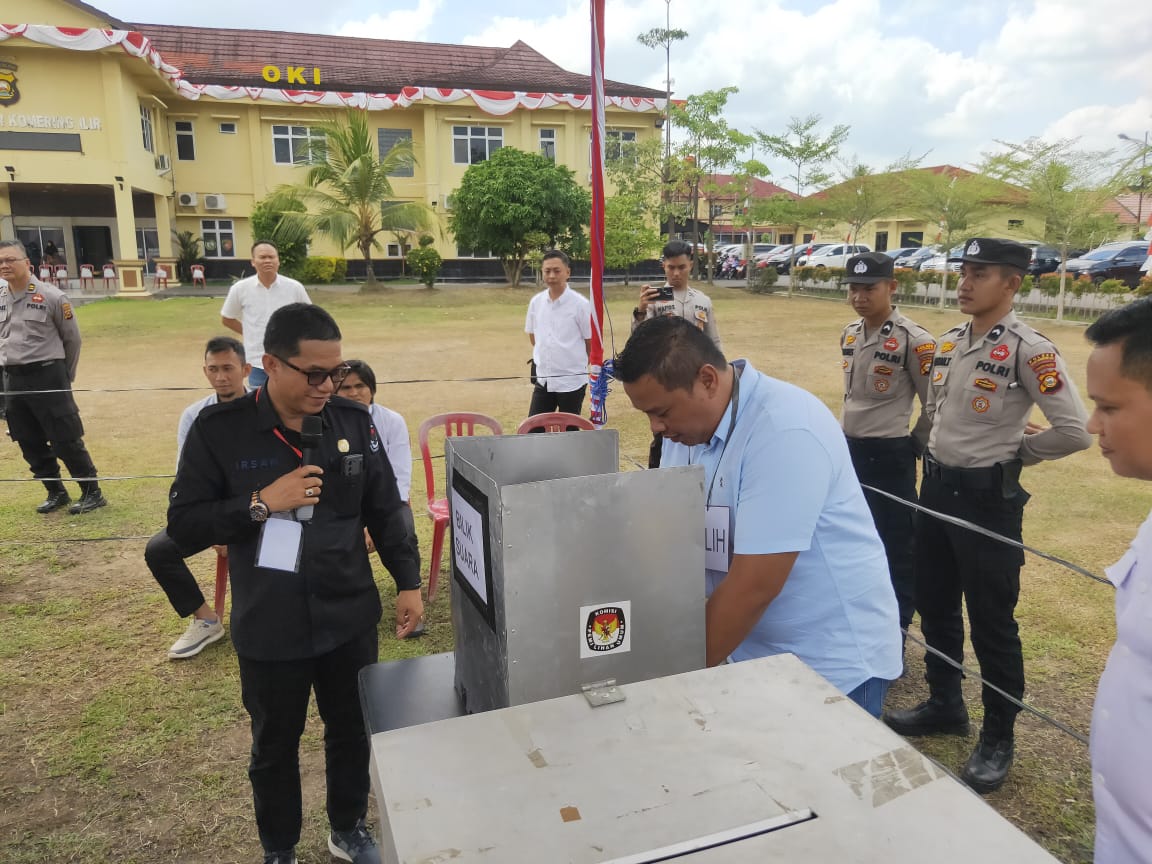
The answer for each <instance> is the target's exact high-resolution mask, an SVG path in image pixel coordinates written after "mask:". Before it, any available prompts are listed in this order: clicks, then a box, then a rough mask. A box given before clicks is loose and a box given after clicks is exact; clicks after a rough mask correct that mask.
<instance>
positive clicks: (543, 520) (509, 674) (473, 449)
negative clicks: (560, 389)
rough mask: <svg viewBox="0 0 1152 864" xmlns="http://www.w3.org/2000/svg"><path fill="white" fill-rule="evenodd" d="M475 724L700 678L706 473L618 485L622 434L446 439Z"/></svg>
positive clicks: (466, 689)
mask: <svg viewBox="0 0 1152 864" xmlns="http://www.w3.org/2000/svg"><path fill="white" fill-rule="evenodd" d="M446 450H447V466H446V472H447V478H448V501H449V514H450V517H451V548H450V549H449V550H448V558H449V560H450V561H451V569H452V629H453V631H454V633H455V636H456V674H455V687H456V691H457V693H458V695H459V697H460V699H461V702H462V705H463V708H464V710H465V711H466V712H467V713H470V714H471V713H476V712H479V711H489V710H492V709H494V708H506V707H508V706H509V705H522V704H524V703H526V702H536V701H539V700H541V699H550V698H553V697H556V696H568V695H571V694H573V693H580V692H581V689H582V688H583V687H586V686H589V685H596V684H600V683H602V682H607V681H614V682H616V683H619V684H624V683H629V682H633V681H642V680H645V679H648V678H656V677H659V676H661V675H671V674H674V673H677V672H687V671H689V670H692V669H701V668H703V666H704V602H705V598H704V580H703V578H702V574H703V572H704V531H703V528H704V520H703V515H702V514H703V512H704V472H703V470H702V469H701V468H699V467H695V468H677V469H672V470H668V471H629V472H623V473H622V472H620V447H619V436H618V434H617V432H616V431H615V430H601V431H598V432H563V433H553V434H542V435H508V436H496V437H492V436H477V437H469V438H449V439H448V441H447V445H446Z"/></svg>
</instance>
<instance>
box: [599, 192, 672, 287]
mask: <svg viewBox="0 0 1152 864" xmlns="http://www.w3.org/2000/svg"><path fill="white" fill-rule="evenodd" d="M659 250H660V231H659V229H657V228H656V227H655V226H654V225H653V224H652V223H651V221H650V220H649V218H648V214H647V213H646V212H645V211H644V207H643V205H642V204H641V203H640V202H637V201H636V200H634V199H631V198H626V197H622V196H619V195H616V196H613V197H611V198H609V199H608V200H607V201H605V202H604V263H605V264H606V265H607V266H609V267H612V268H621V269H623V270H624V284H625V285H627V284H628V283H629V282H630V279H631V271H632V265H633V264H636V263H638V262H640V261H644V260H645V259H648V258H652V257H653V256H655V255H656V254H657V253H658V252H659Z"/></svg>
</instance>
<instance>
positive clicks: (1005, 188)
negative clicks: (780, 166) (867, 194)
mask: <svg viewBox="0 0 1152 864" xmlns="http://www.w3.org/2000/svg"><path fill="white" fill-rule="evenodd" d="M914 173H924V174H936V175H943V176H945V177H953V178H956V177H959V178H968V177H979V176H981V175H978V174H977V173H976V172H974V171H969V170H968V169H967V168H957V167H956V166H955V165H932V166H928V167H925V168H909V169H905V170H902V171H887V172H884V173H882V174H866V175H864V176H863V177H853V178H852V179H850V180H844V181H842V182H840V183H835V184H833V185H831V186H829V187H827V188H825V189H821V190H820V191H818V192H813V193H811V194H810V195H808V197H809V198H812V199H817V200H820V199H824V198H827V197H829V195H831V194H833V193H835V192H838V191H839V190H840V189H842V188H843V187H847V186H849V185H850V184H856V183H859V182H860V181H861V180H863V181H866V182H870V183H884V184H890V183H893V182H895V181H897V180H899V178H901V177H902V176H907V175H910V174H914ZM983 179H984V180H986V181H987V183H988V184H989V187H988V188H989V196H988V198H987V199H986V201H987V203H989V204H1024V203H1026V202H1027V200H1028V193H1027V192H1026V191H1025V190H1023V189H1021V188H1020V187H1018V186H1013V185H1012V184H1011V183H1006V182H1004V181H1002V180H995V179H993V178H991V177H985V178H983Z"/></svg>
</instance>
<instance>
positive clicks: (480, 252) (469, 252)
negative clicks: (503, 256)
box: [456, 245, 493, 258]
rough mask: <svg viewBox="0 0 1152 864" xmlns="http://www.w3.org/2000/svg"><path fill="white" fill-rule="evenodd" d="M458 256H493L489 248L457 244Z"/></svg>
mask: <svg viewBox="0 0 1152 864" xmlns="http://www.w3.org/2000/svg"><path fill="white" fill-rule="evenodd" d="M456 257H457V258H491V257H493V256H492V253H491V252H489V251H488V250H487V249H468V248H466V247H464V246H460V245H457V246H456Z"/></svg>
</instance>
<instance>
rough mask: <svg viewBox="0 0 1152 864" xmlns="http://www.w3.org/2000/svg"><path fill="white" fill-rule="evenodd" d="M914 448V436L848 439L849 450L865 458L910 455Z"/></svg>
mask: <svg viewBox="0 0 1152 864" xmlns="http://www.w3.org/2000/svg"><path fill="white" fill-rule="evenodd" d="M911 447H912V436H910V435H902V436H900V437H899V438H852V437H849V438H848V449H849V450H850V451H854V452H857V453H860V454H861V455H865V456H873V455H875V456H878V455H881V454H885V453H908V452H910V450H911Z"/></svg>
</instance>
